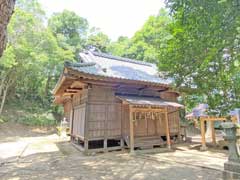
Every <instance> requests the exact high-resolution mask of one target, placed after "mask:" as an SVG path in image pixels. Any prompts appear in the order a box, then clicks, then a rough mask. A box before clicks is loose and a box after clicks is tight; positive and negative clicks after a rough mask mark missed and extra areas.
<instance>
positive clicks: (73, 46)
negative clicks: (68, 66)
mask: <svg viewBox="0 0 240 180" xmlns="http://www.w3.org/2000/svg"><path fill="white" fill-rule="evenodd" d="M48 26H49V28H50V29H51V31H52V32H53V33H54V36H55V37H56V38H57V40H58V43H59V45H60V47H62V48H63V49H65V50H71V51H72V52H73V53H74V54H75V59H76V60H77V59H78V54H79V52H80V50H82V49H83V47H84V45H85V44H86V41H87V39H86V37H87V32H88V26H89V25H88V22H87V20H86V19H84V18H82V17H80V16H78V15H77V14H76V13H74V12H72V11H68V10H64V11H63V12H61V13H55V14H54V15H53V16H52V17H51V18H50V19H49V21H48Z"/></svg>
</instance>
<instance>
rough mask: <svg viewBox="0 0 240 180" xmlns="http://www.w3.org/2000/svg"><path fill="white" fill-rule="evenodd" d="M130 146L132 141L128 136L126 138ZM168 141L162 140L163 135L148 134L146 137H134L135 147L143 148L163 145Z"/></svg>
mask: <svg viewBox="0 0 240 180" xmlns="http://www.w3.org/2000/svg"><path fill="white" fill-rule="evenodd" d="M124 139H125V142H126V144H127V145H128V147H129V146H130V142H129V139H128V138H124ZM165 144H166V142H165V141H163V140H162V138H161V137H158V136H146V137H136V138H135V139H134V147H138V148H141V149H146V148H153V146H161V145H165Z"/></svg>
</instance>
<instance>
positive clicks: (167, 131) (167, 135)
mask: <svg viewBox="0 0 240 180" xmlns="http://www.w3.org/2000/svg"><path fill="white" fill-rule="evenodd" d="M165 110H166V112H165V113H164V114H165V122H166V123H165V124H166V137H167V146H168V148H169V149H171V139H170V132H169V124H168V123H169V122H168V113H167V108H166V109H165Z"/></svg>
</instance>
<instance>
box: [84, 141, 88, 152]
mask: <svg viewBox="0 0 240 180" xmlns="http://www.w3.org/2000/svg"><path fill="white" fill-rule="evenodd" d="M84 151H85V152H88V140H84Z"/></svg>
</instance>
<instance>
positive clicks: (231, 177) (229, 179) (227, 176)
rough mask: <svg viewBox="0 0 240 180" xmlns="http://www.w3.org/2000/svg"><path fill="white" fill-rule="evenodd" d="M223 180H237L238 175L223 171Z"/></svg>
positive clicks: (239, 177)
mask: <svg viewBox="0 0 240 180" xmlns="http://www.w3.org/2000/svg"><path fill="white" fill-rule="evenodd" d="M223 179H224V180H239V179H240V173H235V172H231V171H223Z"/></svg>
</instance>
